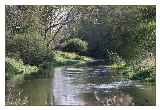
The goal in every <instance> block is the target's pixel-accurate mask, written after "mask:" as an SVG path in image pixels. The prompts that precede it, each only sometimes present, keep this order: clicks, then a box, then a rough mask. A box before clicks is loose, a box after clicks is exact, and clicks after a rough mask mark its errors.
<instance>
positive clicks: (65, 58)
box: [54, 51, 92, 65]
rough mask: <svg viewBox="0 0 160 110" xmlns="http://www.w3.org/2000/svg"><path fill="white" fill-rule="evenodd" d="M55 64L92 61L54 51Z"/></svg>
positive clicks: (83, 57)
mask: <svg viewBox="0 0 160 110" xmlns="http://www.w3.org/2000/svg"><path fill="white" fill-rule="evenodd" d="M54 59H55V64H59V65H65V64H72V65H73V64H81V63H86V62H87V61H92V58H89V57H85V56H80V55H78V54H76V53H68V52H61V51H56V52H55V55H54Z"/></svg>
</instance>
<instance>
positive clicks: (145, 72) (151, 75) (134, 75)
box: [112, 58, 156, 82]
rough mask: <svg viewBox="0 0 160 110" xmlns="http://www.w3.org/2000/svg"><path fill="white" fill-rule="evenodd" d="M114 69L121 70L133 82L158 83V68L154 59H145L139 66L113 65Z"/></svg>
mask: <svg viewBox="0 0 160 110" xmlns="http://www.w3.org/2000/svg"><path fill="white" fill-rule="evenodd" d="M112 68H114V69H119V70H121V73H122V74H124V75H126V76H127V77H128V79H131V80H141V81H146V82H155V81H156V66H155V62H154V58H153V59H145V60H144V61H142V62H141V63H139V64H130V65H129V64H124V65H122V64H113V65H112Z"/></svg>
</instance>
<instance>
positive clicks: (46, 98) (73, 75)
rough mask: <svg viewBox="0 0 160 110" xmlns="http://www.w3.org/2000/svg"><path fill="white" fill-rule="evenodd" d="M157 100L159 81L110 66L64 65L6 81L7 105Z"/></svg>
mask: <svg viewBox="0 0 160 110" xmlns="http://www.w3.org/2000/svg"><path fill="white" fill-rule="evenodd" d="M155 104H156V86H155V83H147V82H141V81H131V80H127V79H126V78H125V77H124V75H122V74H120V73H119V71H118V70H115V69H112V68H111V67H109V66H104V65H97V66H81V67H77V66H64V67H56V68H53V69H52V70H51V71H50V72H49V73H48V74H45V75H40V76H39V77H38V78H37V77H36V78H27V79H26V80H24V81H22V82H20V81H19V82H15V81H10V80H8V81H6V105H28V106H29V105H32V106H35V105H39V106H41V105H43V106H48V105H89V106H90V105H91V106H99V105H104V106H109V105H116V106H117V105H120V106H127V105H131V106H133V105H136V106H144V105H147V106H154V105H155Z"/></svg>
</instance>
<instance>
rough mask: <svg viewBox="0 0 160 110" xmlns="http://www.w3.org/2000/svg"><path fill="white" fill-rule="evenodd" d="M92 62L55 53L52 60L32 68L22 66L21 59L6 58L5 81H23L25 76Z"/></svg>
mask: <svg viewBox="0 0 160 110" xmlns="http://www.w3.org/2000/svg"><path fill="white" fill-rule="evenodd" d="M92 60H93V59H92V58H89V57H86V56H80V55H78V54H75V53H69V52H61V51H56V52H55V54H54V56H53V59H52V60H50V61H47V62H43V63H42V64H40V65H38V66H33V65H28V64H24V63H23V61H22V60H21V59H16V58H9V57H7V58H6V61H5V62H6V79H8V80H23V79H24V77H25V76H26V75H31V74H35V73H36V74H39V73H46V72H49V71H50V70H51V68H53V67H57V66H65V65H81V64H85V63H87V62H88V61H92Z"/></svg>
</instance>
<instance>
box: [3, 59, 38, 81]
mask: <svg viewBox="0 0 160 110" xmlns="http://www.w3.org/2000/svg"><path fill="white" fill-rule="evenodd" d="M5 63H6V68H5V69H6V78H7V79H10V80H20V79H23V77H24V75H26V74H32V73H34V72H37V71H38V70H39V69H38V67H36V66H30V65H25V64H24V63H23V61H22V60H21V59H19V60H17V59H14V58H8V57H7V58H6V59H5Z"/></svg>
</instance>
